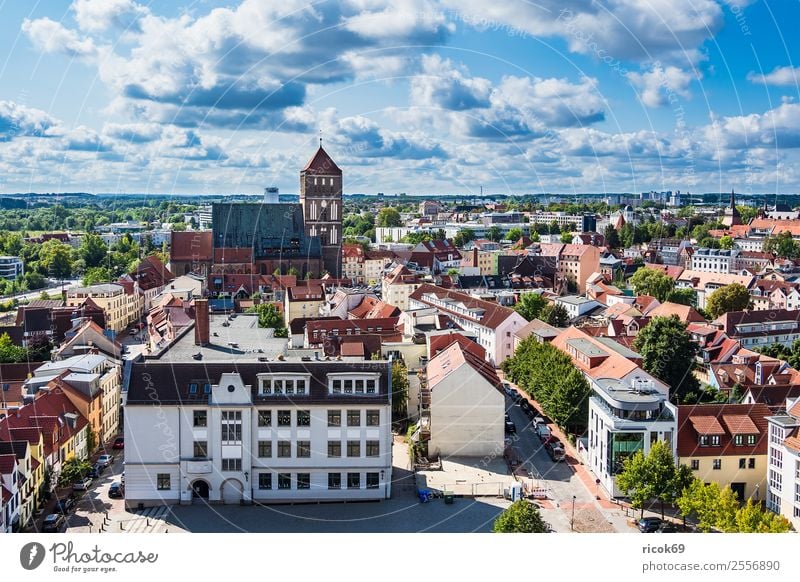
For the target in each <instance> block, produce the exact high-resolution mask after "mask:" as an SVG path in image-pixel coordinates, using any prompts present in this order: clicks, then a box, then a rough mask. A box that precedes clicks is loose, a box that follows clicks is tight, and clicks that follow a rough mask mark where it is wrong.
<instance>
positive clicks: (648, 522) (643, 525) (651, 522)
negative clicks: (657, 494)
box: [636, 517, 663, 533]
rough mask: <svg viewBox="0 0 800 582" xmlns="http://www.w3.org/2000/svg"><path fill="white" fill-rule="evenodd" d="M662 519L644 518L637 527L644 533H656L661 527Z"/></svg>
mask: <svg viewBox="0 0 800 582" xmlns="http://www.w3.org/2000/svg"><path fill="white" fill-rule="evenodd" d="M662 523H663V522H662V521H661V518H660V517H643V518H642V519H640V520H639V521H638V522H637V523H636V527H638V528H639V531H640V532H642V533H655V532H657V531H658V529H659V528H660V527H661V524H662Z"/></svg>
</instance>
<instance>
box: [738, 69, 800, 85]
mask: <svg viewBox="0 0 800 582" xmlns="http://www.w3.org/2000/svg"><path fill="white" fill-rule="evenodd" d="M747 79H748V80H749V81H750V82H752V83H760V84H763V85H775V86H778V87H797V85H798V83H800V67H788V66H787V67H776V68H775V69H773V70H772V72H770V73H767V74H766V75H764V74H762V73H755V72H751V73H749V74H748V75H747Z"/></svg>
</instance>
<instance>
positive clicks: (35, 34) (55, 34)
mask: <svg viewBox="0 0 800 582" xmlns="http://www.w3.org/2000/svg"><path fill="white" fill-rule="evenodd" d="M22 31H23V32H24V33H25V34H27V35H28V38H30V39H31V42H33V44H34V45H36V46H37V47H38V48H39V49H41V50H42V51H44V52H46V53H65V54H67V55H70V56H76V57H88V56H93V55H95V54H96V53H97V47H96V46H95V44H94V41H93V40H92V39H91V38H83V39H82V38H80V37H79V36H78V33H77V32H75V31H74V30H70V29H68V28H65V27H64V26H63V25H62V24H61V23H59V22H56V21H55V20H51V19H49V18H39V19H37V20H29V19H27V18H26V19H25V20H24V21H23V22H22Z"/></svg>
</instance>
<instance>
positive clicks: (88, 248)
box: [78, 233, 108, 269]
mask: <svg viewBox="0 0 800 582" xmlns="http://www.w3.org/2000/svg"><path fill="white" fill-rule="evenodd" d="M107 253H108V245H106V243H105V242H104V241H103V239H102V238H100V236H99V235H97V234H93V233H87V234H85V235H84V236H83V239H82V240H81V246H79V247H78V255H79V256H80V258H82V259H83V260H84V263H85V264H86V268H87V269H91V268H92V267H99V266H101V265H103V264H105V261H106V254H107Z"/></svg>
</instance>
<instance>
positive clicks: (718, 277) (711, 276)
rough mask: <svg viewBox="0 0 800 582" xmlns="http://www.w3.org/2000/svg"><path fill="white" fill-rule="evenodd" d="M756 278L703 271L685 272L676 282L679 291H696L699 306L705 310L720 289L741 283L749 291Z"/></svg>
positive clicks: (687, 270) (689, 270)
mask: <svg viewBox="0 0 800 582" xmlns="http://www.w3.org/2000/svg"><path fill="white" fill-rule="evenodd" d="M754 282H755V277H754V276H752V275H734V274H729V273H706V272H702V271H693V270H691V269H686V270H684V271H683V272H682V273H681V274H680V275H679V276H678V277H677V279H676V280H675V287H676V288H677V289H694V291H695V292H696V293H697V306H698V307H700V308H701V309H705V307H706V301H707V300H708V297H709V296H710V295H711V294H712V293H713V292H714V291H716V290H717V289H719V288H720V287H725V286H726V285H731V284H732V283H739V284H740V285H742V286H744V287H745V288H747V289H750V287H752V285H753V283H754Z"/></svg>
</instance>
